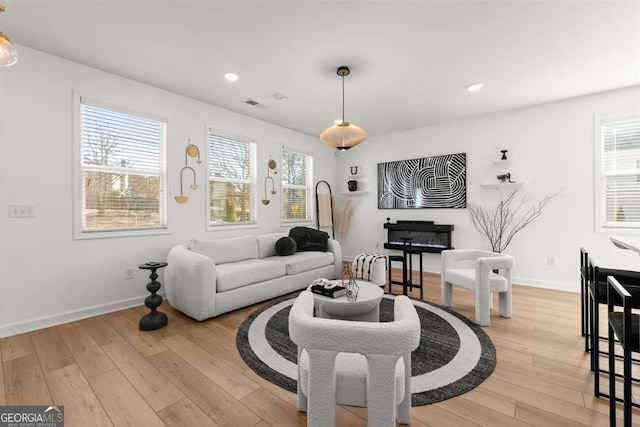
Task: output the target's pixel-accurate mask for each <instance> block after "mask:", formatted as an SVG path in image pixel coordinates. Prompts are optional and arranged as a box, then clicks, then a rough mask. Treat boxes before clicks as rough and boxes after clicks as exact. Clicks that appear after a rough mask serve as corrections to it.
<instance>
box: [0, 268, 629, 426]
mask: <svg viewBox="0 0 640 427" xmlns="http://www.w3.org/2000/svg"><path fill="white" fill-rule="evenodd" d="M394 273H396V272H395V271H394ZM394 292H401V288H400V287H397V288H396V289H394ZM412 296H418V293H417V292H415V291H414V293H413V294H412ZM425 299H426V300H428V301H432V302H435V303H439V302H440V279H439V276H437V275H432V274H425ZM496 303H497V301H496ZM261 305H264V303H263V304H257V305H254V306H251V307H247V308H244V309H241V310H237V311H235V312H232V313H228V314H225V315H223V316H219V317H217V318H215V319H210V320H207V321H205V322H196V321H193V320H191V319H190V318H188V317H186V316H184V315H182V314H181V313H179V312H177V311H175V310H173V309H172V308H171V307H169V306H168V304H167V303H166V302H164V303H163V305H162V306H161V310H162V311H164V312H166V313H167V314H168V316H169V325H168V326H167V327H166V328H163V329H161V330H158V331H153V332H140V331H139V330H138V327H137V322H138V320H139V319H140V317H141V316H142V315H143V314H144V313H145V312H146V310H147V309H146V308H145V307H143V306H141V307H136V308H132V309H129V310H123V311H119V312H116V313H111V314H107V315H103V316H98V317H94V318H90V319H85V320H81V321H77V322H72V323H68V324H64V325H60V326H57V327H53V328H49V329H44V330H40V331H36V332H31V333H28V334H22V335H17V336H13V337H9V338H4V339H2V340H1V346H0V357H1V359H2V369H1V370H0V404H11V405H26V404H41V405H48V404H52V403H53V404H56V405H64V407H65V416H66V425H67V426H83V427H84V426H90V425H101V426H102V425H105V426H108V425H114V426H125V425H130V426H155V425H158V426H162V425H167V426H180V425H183V426H258V427H268V426H274V427H275V426H278V427H279V426H304V425H306V416H305V414H304V413H299V412H298V411H297V410H296V405H295V401H296V399H295V395H294V394H293V393H290V392H288V391H285V390H283V389H281V388H279V387H277V386H275V385H273V384H271V383H269V382H267V381H265V380H263V379H262V378H260V377H259V376H258V375H256V374H254V373H253V372H252V371H251V370H250V369H249V368H248V367H247V366H246V365H245V364H244V362H243V361H242V358H241V357H240V355H239V354H238V351H237V349H236V345H235V337H236V332H237V329H238V327H239V325H240V324H241V323H242V321H243V320H244V319H245V317H247V316H248V315H249V314H250V313H252V312H253V311H254V310H255V309H257V308H258V307H259V306H261ZM495 306H496V307H497V305H495ZM454 309H455V310H456V311H458V312H459V313H461V314H463V315H464V316H466V317H468V318H470V319H473V294H471V293H469V292H466V291H464V290H459V289H456V290H455V291H454ZM496 311H497V310H496ZM603 325H604V324H603ZM603 327H604V326H603ZM484 330H485V331H486V332H487V334H489V336H490V337H491V339H492V341H493V343H494V345H495V346H496V351H497V357H498V363H497V367H496V369H495V371H494V373H493V374H492V375H491V376H490V377H489V378H488V379H487V380H486V381H484V382H483V383H482V384H481V385H480V386H478V387H477V388H475V389H474V390H472V391H470V392H468V393H466V394H464V395H462V396H459V397H456V398H453V399H449V400H446V401H444V402H440V403H436V404H433V405H428V406H419V407H415V408H413V423H412V425H413V426H438V427H440V426H476V425H483V426H529V425H537V426H565V425H566V426H576V425H590V426H606V425H608V423H609V418H608V413H609V409H608V401H607V400H606V399H597V398H595V397H593V392H592V390H593V374H592V373H591V372H590V371H589V357H588V354H586V353H584V351H583V341H582V337H581V336H580V299H579V295H578V294H575V293H568V292H559V291H553V290H546V289H539V288H532V287H525V286H514V289H513V318H511V319H503V318H500V317H499V316H498V315H497V313H496V312H495V311H494V312H492V315H491V326H490V327H487V328H484ZM603 330H605V329H603ZM602 361H603V363H606V359H604V358H603V359H602ZM603 381H604V382H606V379H605V378H604V377H603ZM604 386H605V387H604V389H605V390H606V384H604ZM621 417H622V415H621V410H620V409H619V411H618V418H621ZM634 417H635V418H634V421H635V423H636V424H637V425H640V412H636V413H634ZM620 422H621V420H620ZM337 425H338V426H366V409H363V408H351V407H340V408H338V410H337Z"/></svg>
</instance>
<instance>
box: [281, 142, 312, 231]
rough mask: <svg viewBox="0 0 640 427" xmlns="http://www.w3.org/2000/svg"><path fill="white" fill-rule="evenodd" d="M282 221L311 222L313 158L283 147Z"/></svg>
mask: <svg viewBox="0 0 640 427" xmlns="http://www.w3.org/2000/svg"><path fill="white" fill-rule="evenodd" d="M281 169H282V222H311V221H312V219H313V215H312V213H311V210H312V206H313V205H312V202H311V183H312V181H313V178H312V173H313V158H312V157H311V156H309V155H306V154H302V153H296V152H294V151H289V150H286V149H284V148H283V149H282V168H281Z"/></svg>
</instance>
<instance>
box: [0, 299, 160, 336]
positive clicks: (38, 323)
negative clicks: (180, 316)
mask: <svg viewBox="0 0 640 427" xmlns="http://www.w3.org/2000/svg"><path fill="white" fill-rule="evenodd" d="M158 294H159V295H162V298H163V299H164V298H165V295H164V292H158ZM147 296H148V295H142V296H139V297H134V298H129V299H126V300H121V301H115V302H110V303H107V304H102V305H95V306H93V307H87V308H83V309H80V310H75V311H68V312H66V313H61V314H55V315H53V316H46V317H38V318H36V319H31V320H27V321H23V322H17V323H9V324H6V325H2V326H0V338H6V337H10V336H12V335H18V334H22V333H25V332H31V331H36V330H38V329H43V328H48V327H51V326H57V325H61V324H63V323H68V322H74V321H76V320H81V319H86V318H87V317H94V316H99V315H101V314H107V313H111V312H114V311H118V310H124V309H126V308H131V307H135V306H138V305H142V304H144V300H145V298H146V297H147ZM163 303H164V301H163ZM161 307H162V306H161Z"/></svg>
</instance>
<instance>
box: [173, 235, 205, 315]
mask: <svg viewBox="0 0 640 427" xmlns="http://www.w3.org/2000/svg"><path fill="white" fill-rule="evenodd" d="M167 263H168V264H169V265H167V269H166V270H165V273H164V282H165V283H164V285H165V291H166V294H167V300H168V301H169V304H171V306H172V307H174V308H175V309H177V310H180V311H181V312H183V313H185V314H187V315H188V316H190V317H192V318H194V319H196V320H204V319H208V318H210V317H213V316H214V315H215V294H216V267H215V264H214V262H213V260H212V259H211V258H209V257H207V256H205V255H201V254H199V253H196V252H193V251H191V250H189V249H187V247H186V246H185V245H179V246H175V247H173V248H172V249H171V250H170V251H169V255H167Z"/></svg>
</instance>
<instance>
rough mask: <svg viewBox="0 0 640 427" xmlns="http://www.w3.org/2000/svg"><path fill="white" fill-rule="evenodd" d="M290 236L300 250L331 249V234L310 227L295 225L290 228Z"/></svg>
mask: <svg viewBox="0 0 640 427" xmlns="http://www.w3.org/2000/svg"><path fill="white" fill-rule="evenodd" d="M289 237H291V238H293V240H295V241H296V244H297V245H298V249H297V250H298V252H305V251H321V252H327V250H328V249H329V234H327V233H326V232H324V231H318V230H314V229H313V228H309V227H293V228H292V229H291V230H289Z"/></svg>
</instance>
